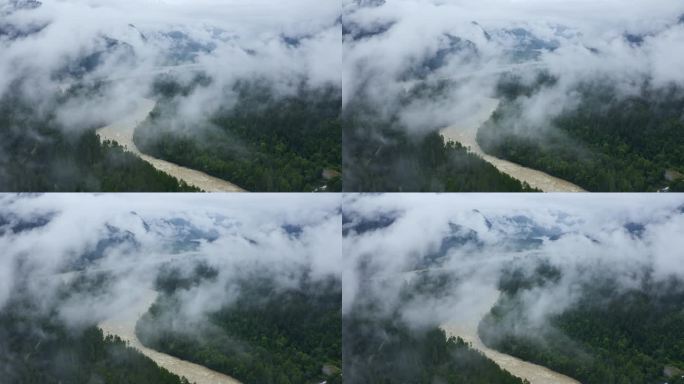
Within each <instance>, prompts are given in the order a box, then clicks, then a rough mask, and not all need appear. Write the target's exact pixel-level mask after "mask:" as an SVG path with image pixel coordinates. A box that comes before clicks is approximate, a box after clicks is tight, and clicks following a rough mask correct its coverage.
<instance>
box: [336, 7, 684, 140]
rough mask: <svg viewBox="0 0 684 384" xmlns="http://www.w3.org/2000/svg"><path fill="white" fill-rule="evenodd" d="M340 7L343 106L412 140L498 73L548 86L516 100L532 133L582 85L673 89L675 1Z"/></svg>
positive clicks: (571, 101) (466, 112)
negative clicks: (400, 129)
mask: <svg viewBox="0 0 684 384" xmlns="http://www.w3.org/2000/svg"><path fill="white" fill-rule="evenodd" d="M343 9H344V11H343V24H344V31H345V35H344V38H343V41H344V43H343V44H344V45H343V49H344V59H343V61H344V65H343V77H342V79H343V80H342V82H343V101H344V105H345V107H348V106H349V105H352V106H353V102H354V101H355V100H363V102H364V103H366V104H369V103H370V104H372V105H373V110H375V111H377V112H378V113H380V114H385V115H388V116H398V117H399V121H400V122H401V123H402V125H404V126H405V127H406V128H407V129H408V130H409V131H410V132H412V133H424V132H426V131H431V130H436V129H441V128H444V127H445V126H448V125H459V124H466V122H464V119H467V117H468V116H470V115H472V114H475V113H477V107H476V106H473V101H474V100H483V99H486V98H489V97H492V96H494V95H495V93H496V92H495V88H496V84H497V81H498V79H499V77H500V76H501V75H502V74H504V73H510V72H513V73H515V74H517V75H520V76H521V77H522V78H523V79H527V81H532V80H533V79H535V78H536V76H535V74H537V73H539V72H540V71H543V72H546V73H548V74H550V75H552V76H554V77H555V78H557V81H556V83H555V84H554V85H553V86H551V87H549V88H548V89H546V90H545V92H544V93H543V94H535V95H532V96H531V97H529V98H525V99H524V100H522V101H521V102H522V106H523V108H522V110H523V116H521V118H522V119H524V120H525V121H528V122H529V123H531V124H532V125H543V124H542V123H545V122H548V121H549V119H550V118H552V117H554V116H556V115H558V114H559V113H561V112H562V111H564V110H566V109H570V108H573V107H574V106H575V105H576V103H577V95H576V94H575V93H574V90H576V89H577V87H578V85H579V84H581V83H584V82H592V81H595V80H600V81H606V82H609V83H610V84H612V85H614V86H615V87H616V88H617V90H618V91H619V95H632V94H634V93H636V92H638V91H639V90H640V89H642V87H643V85H644V84H646V83H647V84H649V86H650V87H653V88H656V89H657V88H662V87H669V86H673V85H674V86H679V87H682V86H684V75H683V74H682V72H681V70H679V69H678V68H681V66H682V65H681V64H682V60H684V55H682V52H684V50H683V49H682V48H683V47H684V39H683V38H682V37H684V18H682V16H684V5H683V4H682V3H681V2H680V1H677V0H658V1H646V0H630V1H616V0H599V1H586V0H572V1H541V0H523V1H514V0H487V1H475V0H459V1H440V0H387V1H377V2H359V1H351V0H349V1H346V2H345V5H344V7H343ZM444 81H449V85H448V87H447V88H446V89H447V90H446V91H443V92H441V94H440V95H439V96H438V97H437V98H436V99H438V100H435V98H431V99H421V97H416V96H413V97H411V99H410V100H409V102H407V101H406V95H407V92H410V90H411V89H413V88H414V87H416V85H429V86H433V87H438V86H439V84H440V82H444Z"/></svg>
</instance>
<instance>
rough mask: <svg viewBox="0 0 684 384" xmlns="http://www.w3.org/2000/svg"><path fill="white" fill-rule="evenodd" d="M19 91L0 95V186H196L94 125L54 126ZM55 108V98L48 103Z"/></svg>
mask: <svg viewBox="0 0 684 384" xmlns="http://www.w3.org/2000/svg"><path fill="white" fill-rule="evenodd" d="M35 108H36V107H35V106H33V104H32V103H31V102H30V101H28V100H25V99H22V98H21V97H19V96H5V97H4V98H2V99H1V100H0V191H7V192H10V191H19V192H129V191H130V192H138V191H139V192H175V191H196V190H197V189H196V188H194V187H190V186H188V185H187V184H185V183H184V182H182V181H179V180H177V179H176V178H173V177H171V176H169V175H167V174H165V173H163V172H161V171H158V170H156V169H155V168H154V167H153V166H152V165H150V164H149V163H147V162H145V161H143V160H141V159H140V158H138V157H137V156H135V155H133V154H131V153H128V152H125V151H124V150H123V148H122V147H121V146H120V145H118V144H116V143H112V142H105V143H100V139H99V137H98V136H97V135H96V134H95V127H92V128H90V129H69V128H68V127H60V126H59V125H58V123H57V122H56V121H55V117H54V115H53V113H46V114H44V113H42V112H41V111H37V110H35ZM54 108H55V110H56V109H57V108H59V103H57V104H56V105H55V106H54Z"/></svg>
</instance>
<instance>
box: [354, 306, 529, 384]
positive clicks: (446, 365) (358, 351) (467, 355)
mask: <svg viewBox="0 0 684 384" xmlns="http://www.w3.org/2000/svg"><path fill="white" fill-rule="evenodd" d="M343 339H344V349H345V351H344V356H345V363H344V374H345V382H349V383H354V384H357V383H358V384H361V383H368V384H371V383H372V384H376V383H377V384H392V383H396V384H400V383H401V384H414V383H415V384H418V383H421V384H432V383H445V384H461V383H462V384H478V383H482V384H485V383H486V384H507V383H511V384H523V381H522V380H521V379H519V378H517V377H515V376H513V375H511V374H510V373H508V372H506V371H504V370H502V369H501V368H500V367H499V366H498V365H496V363H494V362H493V361H491V360H489V359H488V358H487V357H486V356H485V355H483V354H482V353H481V352H479V351H477V350H474V349H472V347H471V345H470V344H469V343H466V342H465V341H463V339H461V338H455V337H447V336H446V334H445V332H444V331H443V330H442V329H439V328H437V327H431V328H427V329H422V330H414V329H410V328H408V327H407V326H406V325H405V324H401V323H400V322H398V321H392V320H390V319H383V320H379V319H371V318H362V317H356V316H351V317H345V319H344V322H343Z"/></svg>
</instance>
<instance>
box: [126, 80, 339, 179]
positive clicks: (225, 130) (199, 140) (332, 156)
mask: <svg viewBox="0 0 684 384" xmlns="http://www.w3.org/2000/svg"><path fill="white" fill-rule="evenodd" d="M198 84H200V85H199V86H201V84H203V83H202V82H198ZM234 91H235V93H236V95H237V96H236V98H237V100H236V103H235V105H234V106H232V107H229V108H224V109H222V110H221V111H219V112H218V113H217V114H215V115H214V116H212V117H211V118H209V119H208V121H205V122H201V123H197V122H190V123H181V122H179V118H178V117H177V116H176V113H175V111H176V110H177V107H178V105H177V104H178V103H183V100H182V99H176V98H174V97H175V96H177V95H183V94H186V93H188V92H189V89H186V88H183V87H180V86H178V85H174V84H173V83H172V82H171V83H169V82H160V83H159V84H158V85H157V92H158V93H159V95H160V96H162V97H163V98H162V101H161V102H160V104H159V106H158V107H157V109H155V111H153V113H152V114H151V117H150V119H148V120H147V122H146V123H145V124H143V125H142V126H141V127H139V128H138V129H137V130H136V133H135V136H134V140H135V143H136V145H138V147H139V148H140V149H141V150H142V151H143V152H145V153H149V154H151V155H153V156H156V157H159V158H163V159H166V160H168V161H172V162H174V163H177V164H181V165H184V166H187V167H190V168H193V169H197V170H200V171H203V172H206V173H208V174H210V175H213V176H216V177H219V178H222V179H225V180H229V181H231V182H233V183H235V184H237V185H239V186H241V187H242V188H245V189H247V190H250V191H260V192H262V191H263V192H266V191H281V192H290V191H314V190H316V191H331V192H334V191H340V190H341V189H342V182H341V175H340V168H341V163H342V148H341V145H340V138H341V127H340V122H339V114H340V106H341V103H342V100H341V92H340V89H339V88H338V87H327V88H323V89H313V90H312V89H307V88H305V87H302V88H301V89H299V90H298V91H297V92H296V94H295V95H289V96H276V95H275V91H274V90H273V89H271V88H270V87H268V86H265V85H262V84H255V83H249V84H247V83H240V84H238V85H237V86H236V87H235V90H234Z"/></svg>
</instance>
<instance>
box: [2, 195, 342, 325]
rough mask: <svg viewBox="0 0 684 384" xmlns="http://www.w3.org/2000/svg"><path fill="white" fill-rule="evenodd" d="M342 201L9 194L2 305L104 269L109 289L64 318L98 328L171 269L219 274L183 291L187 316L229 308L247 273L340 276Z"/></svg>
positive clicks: (71, 306)
mask: <svg viewBox="0 0 684 384" xmlns="http://www.w3.org/2000/svg"><path fill="white" fill-rule="evenodd" d="M339 200H340V198H339V197H338V196H334V195H330V196H325V195H320V196H311V195H283V194H280V195H277V196H276V195H269V194H263V195H253V196H252V195H250V196H247V195H242V196H226V195H199V194H188V195H182V194H181V195H173V196H171V195H165V196H163V195H155V194H141V195H122V194H108V195H82V194H78V195H76V194H67V195H61V194H49V195H41V196H24V195H4V196H2V197H1V198H0V248H2V249H3V254H2V257H0V281H1V283H0V309H1V308H2V306H4V304H5V303H6V301H7V300H8V298H9V297H10V296H11V294H12V292H13V290H14V289H17V287H19V286H21V287H22V289H25V290H26V292H28V293H29V294H30V295H31V296H33V297H35V298H38V299H39V300H38V301H39V302H42V303H43V305H45V307H46V308H49V307H50V304H51V303H54V300H55V299H56V297H55V296H56V292H57V291H58V290H57V288H58V287H59V286H60V285H61V284H63V283H64V282H66V281H70V280H73V278H75V277H78V276H94V275H95V274H96V273H105V274H107V275H109V276H110V277H111V284H108V285H107V286H106V289H105V290H104V292H97V293H95V292H92V293H85V294H82V295H79V296H77V297H74V298H72V299H70V301H69V302H67V303H63V304H62V306H61V308H60V310H61V315H62V316H63V317H64V318H65V319H67V320H69V321H70V322H71V323H73V322H79V323H80V322H83V323H93V322H97V321H100V320H102V319H104V318H107V317H108V316H110V315H112V314H114V313H118V311H120V310H122V309H123V308H126V307H127V306H128V305H130V304H131V303H132V302H135V301H136V300H137V298H138V297H137V296H136V295H141V294H144V292H145V291H149V289H153V288H154V282H155V278H156V276H157V274H158V273H159V271H160V269H161V268H162V267H164V266H171V267H174V268H178V269H179V270H180V271H181V272H182V273H187V274H191V271H193V269H194V268H195V266H196V265H197V263H198V262H203V263H206V264H207V265H208V266H210V267H212V268H214V269H216V270H217V271H218V276H217V278H216V279H214V280H212V281H207V282H205V283H203V284H200V285H198V286H197V287H195V288H193V289H192V290H190V291H188V292H187V293H186V295H187V296H188V297H187V299H188V300H187V303H188V305H187V306H186V307H185V310H186V311H187V312H188V313H187V315H201V314H204V313H206V312H207V311H211V310H212V309H216V308H218V307H219V306H221V305H223V304H226V303H229V302H230V301H231V299H232V297H231V295H232V294H237V293H238V292H237V291H231V289H230V288H229V287H231V286H233V281H235V280H237V278H238V277H240V276H242V277H244V276H245V274H249V273H258V274H259V275H262V276H264V277H271V278H272V279H273V280H274V281H275V282H276V286H280V287H291V286H293V285H295V286H296V284H298V283H299V280H300V279H301V278H302V277H303V276H305V275H306V276H308V277H310V278H311V279H313V280H314V281H315V280H322V279H329V278H331V277H332V278H336V279H339V276H340V265H341V254H340V249H341V239H340V231H341V217H340V213H339V203H340V201H339Z"/></svg>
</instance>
